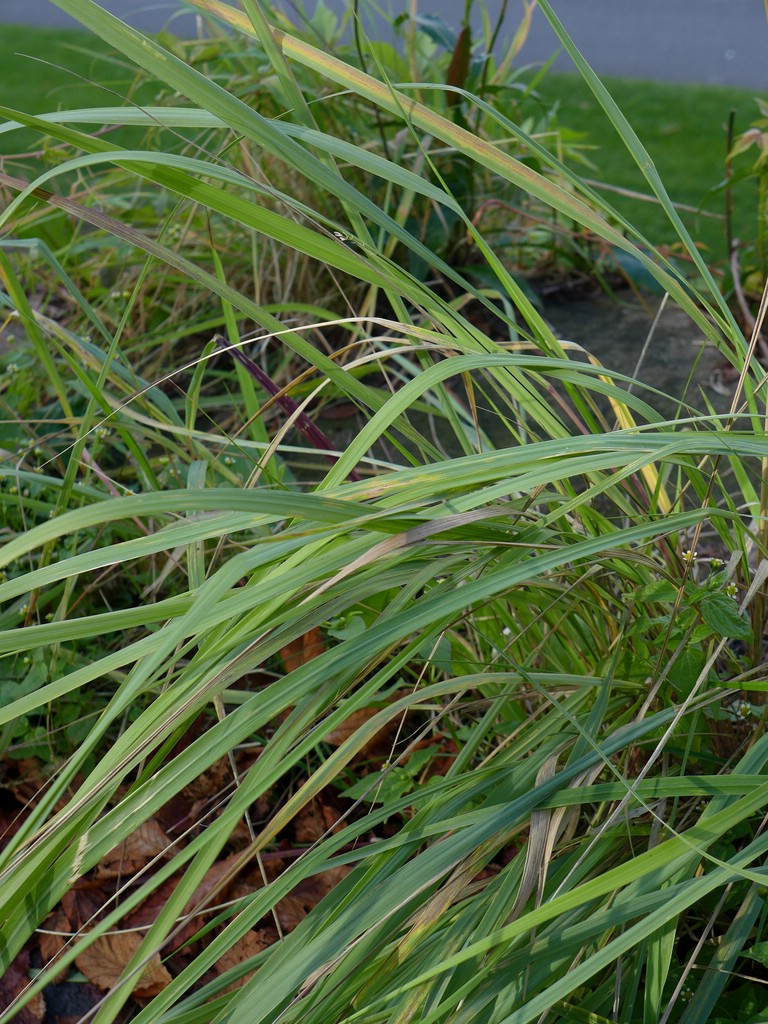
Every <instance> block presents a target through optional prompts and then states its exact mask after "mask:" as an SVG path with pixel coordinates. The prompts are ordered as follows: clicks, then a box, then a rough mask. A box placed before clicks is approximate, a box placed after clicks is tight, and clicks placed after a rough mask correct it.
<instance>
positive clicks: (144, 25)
mask: <svg viewBox="0 0 768 1024" xmlns="http://www.w3.org/2000/svg"><path fill="white" fill-rule="evenodd" d="M326 3H327V5H328V6H330V7H331V8H333V9H334V10H336V11H339V12H341V11H344V10H345V9H346V8H348V6H349V3H348V2H345V0H326ZM500 3H501V0H486V7H487V9H488V12H489V14H490V15H491V17H492V18H493V16H494V14H495V13H496V12H497V11H498V9H499V5H500ZM101 5H102V6H103V7H106V8H107V9H108V10H110V11H112V12H113V13H115V14H117V15H118V16H119V17H121V18H123V20H125V21H127V22H128V23H129V24H132V25H135V26H136V27H138V28H141V29H143V30H144V31H149V32H152V31H157V30H159V29H160V28H162V27H163V26H166V25H167V26H169V27H170V28H171V29H173V30H174V31H176V32H178V33H179V34H180V35H185V34H188V33H190V32H192V31H193V30H194V19H193V18H192V17H191V16H190V15H189V14H181V13H180V12H181V11H182V10H183V8H184V4H183V0H101ZM552 5H553V7H554V9H555V11H556V12H557V14H558V16H559V17H560V18H561V20H562V21H563V24H564V25H565V27H566V29H567V30H568V32H569V33H570V34H571V36H572V38H573V39H574V41H575V43H576V44H577V46H578V47H579V49H580V50H581V52H582V54H583V55H584V57H585V58H586V59H587V60H588V61H589V63H590V64H591V65H592V66H593V67H594V69H595V70H596V71H597V72H598V73H599V74H603V75H620V76H622V77H627V78H650V79H656V80H657V81H666V82H701V83H706V84H710V85H716V84H717V85H737V86H744V87H746V88H750V89H754V90H756V91H758V92H768V21H767V18H766V6H765V3H764V0H553V3H552ZM305 6H306V8H307V9H309V10H313V9H314V0H306V3H305ZM360 6H361V9H362V10H365V8H366V3H365V0H362V2H361V5H360ZM382 6H383V5H382ZM408 6H409V4H408V3H407V2H406V0H390V3H389V8H390V10H391V11H392V12H393V14H394V15H397V14H398V13H401V12H402V11H403V10H404V9H406V8H407V7H408ZM284 7H285V9H286V10H287V11H288V12H290V11H291V5H290V3H289V2H285V3H284ZM418 7H419V11H420V12H422V13H425V14H427V13H431V14H438V15H440V16H441V17H442V18H443V19H444V20H445V21H446V22H448V23H449V24H454V25H456V24H458V23H459V22H460V19H461V15H462V12H463V10H464V0H419V5H418ZM475 7H478V8H479V4H475ZM521 11H522V5H521V3H520V0H511V2H509V5H508V15H507V21H506V30H505V31H502V34H501V38H502V40H504V39H506V40H507V41H508V40H509V38H511V35H512V32H513V30H514V27H515V25H516V23H517V21H518V20H519V18H520V14H521ZM476 13H477V12H476ZM3 22H21V23H26V24H29V25H48V26H52V27H56V26H73V25H74V24H75V22H73V21H72V19H71V18H69V17H68V16H67V15H65V14H64V13H63V12H62V11H61V10H60V9H59V8H58V7H56V5H55V4H54V3H53V2H52V0H0V31H1V30H2V23H3ZM366 27H367V28H368V29H369V30H370V31H371V32H373V33H375V34H377V35H378V36H379V37H384V36H385V34H386V33H387V31H388V28H387V26H386V24H383V23H381V22H379V23H378V24H374V23H373V22H372V21H370V20H369V21H368V22H367V23H366ZM502 45H503V43H502ZM557 49H558V41H557V38H556V36H555V35H554V33H553V31H552V29H551V27H550V25H549V23H548V22H547V20H546V18H545V17H544V15H543V14H542V13H541V11H536V13H535V14H534V17H533V21H532V26H531V31H530V34H529V37H528V39H527V41H526V43H525V46H524V47H523V50H522V52H521V54H520V58H519V60H520V62H521V63H524V64H527V63H539V62H542V61H545V60H547V59H548V58H549V57H550V56H551V55H552V54H553V53H554V52H555V51H556V50H557ZM555 67H556V68H557V69H558V70H561V71H565V70H571V69H572V65H571V62H570V59H569V58H568V57H567V55H565V54H563V53H561V54H560V55H559V56H558V57H557V59H556V61H555Z"/></svg>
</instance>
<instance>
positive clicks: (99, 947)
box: [75, 932, 171, 999]
mask: <svg viewBox="0 0 768 1024" xmlns="http://www.w3.org/2000/svg"><path fill="white" fill-rule="evenodd" d="M141 941H142V939H141V935H139V934H138V933H137V932H115V933H114V934H112V935H100V936H99V938H98V939H96V940H95V941H94V942H93V944H92V945H90V946H89V947H88V949H86V950H84V951H83V952H82V953H81V954H80V955H79V956H78V957H76V958H75V963H76V964H77V967H78V970H80V971H82V972H83V974H84V975H85V976H86V978H87V979H88V981H90V982H91V984H93V985H96V986H97V988H100V989H105V990H106V991H109V990H110V989H113V988H114V987H115V985H117V983H118V981H119V980H120V977H121V975H122V973H123V971H124V970H125V967H126V964H127V963H128V962H129V960H130V959H131V957H132V956H133V955H134V954H135V953H136V952H137V950H138V948H139V946H140V945H141ZM170 981H171V976H170V974H169V973H168V971H167V970H166V968H165V967H164V966H163V964H162V963H161V961H160V954H159V953H155V954H153V956H152V959H151V960H150V961H149V963H148V964H147V966H146V967H145V968H144V971H143V972H142V973H141V975H138V974H137V975H136V977H135V979H133V983H132V991H133V994H134V995H136V996H138V997H139V998H140V999H150V998H151V997H152V996H156V995H157V994H158V993H159V992H162V991H163V989H164V988H165V986H166V985H168V984H170Z"/></svg>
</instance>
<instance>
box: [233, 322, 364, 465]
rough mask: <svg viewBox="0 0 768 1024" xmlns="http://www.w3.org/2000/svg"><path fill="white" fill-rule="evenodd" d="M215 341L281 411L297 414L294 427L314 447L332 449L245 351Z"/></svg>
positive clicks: (302, 413) (317, 428) (313, 425)
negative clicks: (232, 357) (242, 367)
mask: <svg viewBox="0 0 768 1024" xmlns="http://www.w3.org/2000/svg"><path fill="white" fill-rule="evenodd" d="M215 341H216V344H217V345H218V346H219V348H220V349H223V350H224V351H226V352H231V354H232V355H233V356H234V358H235V359H236V360H237V361H238V363H240V365H241V366H244V367H245V369H246V370H247V371H248V373H250V375H251V376H252V377H253V379H254V380H255V381H257V383H258V384H259V385H260V386H261V387H262V388H264V390H265V391H266V392H267V394H268V395H271V396H272V397H273V398H274V399H275V401H276V402H277V404H278V405H279V406H280V408H281V409H282V410H283V412H285V413H287V414H288V415H289V416H293V415H294V414H297V415H296V427H297V429H298V430H299V431H301V433H302V434H303V435H304V437H306V439H307V440H308V441H309V443H310V444H311V445H312V446H313V447H314V448H318V449H319V450H320V451H323V452H332V451H333V445H332V444H331V442H330V441H329V440H328V438H327V437H326V436H325V434H324V433H323V432H322V430H320V428H319V427H317V426H315V424H314V423H313V422H312V420H311V419H310V418H309V416H307V414H306V413H305V412H299V407H298V405H297V404H296V402H294V400H293V399H292V398H291V397H290V396H289V395H285V394H282V393H281V391H280V388H279V387H278V386H277V384H275V383H274V381H273V380H272V379H271V378H270V377H269V376H267V374H266V373H265V372H264V371H263V370H262V368H261V367H260V366H258V365H257V364H256V363H254V361H253V360H252V359H251V358H250V356H247V355H246V354H245V352H242V351H241V350H240V349H239V348H232V347H230V345H229V343H228V342H227V341H226V339H225V338H222V336H221V335H220V334H217V335H216V337H215ZM326 458H328V459H329V460H330V461H331V462H338V460H339V456H338V455H335V454H334V455H330V454H329V455H327V456H326ZM347 479H348V480H360V479H361V477H360V475H359V473H357V472H356V471H355V470H354V469H352V470H350V471H349V473H348V474H347Z"/></svg>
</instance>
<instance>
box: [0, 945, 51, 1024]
mask: <svg viewBox="0 0 768 1024" xmlns="http://www.w3.org/2000/svg"><path fill="white" fill-rule="evenodd" d="M31 980H32V979H31V978H30V974H29V950H28V949H23V950H22V951H21V953H19V955H18V956H17V957H16V959H15V960H14V961H13V963H12V964H11V965H10V967H9V968H8V970H7V971H6V972H5V973H4V974H3V976H2V978H0V1010H7V1009H9V1007H10V1006H11V1004H12V1003H13V1001H14V1000H15V999H17V998H18V997H19V996H20V995H21V994H22V992H23V991H24V989H25V988H26V987H27V985H29V984H30V982H31ZM44 1016H45V1001H44V1000H43V994H42V992H38V994H37V995H36V996H35V997H34V999H32V1000H30V1002H28V1003H27V1005H26V1006H25V1007H24V1008H23V1009H22V1010H19V1012H18V1013H17V1014H16V1016H15V1017H14V1018H13V1019H14V1020H15V1021H17V1022H18V1024H40V1022H41V1021H42V1019H43V1017H44Z"/></svg>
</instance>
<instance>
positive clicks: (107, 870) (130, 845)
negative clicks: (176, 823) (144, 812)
mask: <svg viewBox="0 0 768 1024" xmlns="http://www.w3.org/2000/svg"><path fill="white" fill-rule="evenodd" d="M169 846H170V840H169V839H168V836H167V835H166V834H165V832H164V831H163V829H162V828H161V827H160V825H159V824H158V823H157V822H156V821H155V820H154V819H150V820H149V821H145V822H143V823H142V824H141V825H139V827H138V828H137V829H136V831H135V832H132V833H131V834H130V835H129V836H128V837H127V839H125V841H124V842H122V843H121V844H120V845H119V846H116V847H115V848H114V850H110V851H109V853H108V854H107V855H106V856H105V857H104V860H103V861H102V862H101V863H100V864H99V865H98V866H97V867H96V870H95V872H94V874H95V876H96V877H97V878H119V877H121V876H122V875H135V874H136V872H137V871H140V870H141V869H142V868H143V867H146V865H147V864H149V862H150V861H151V860H152V859H153V858H155V857H158V856H160V855H161V854H163V853H165V852H166V850H168V848H169Z"/></svg>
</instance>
